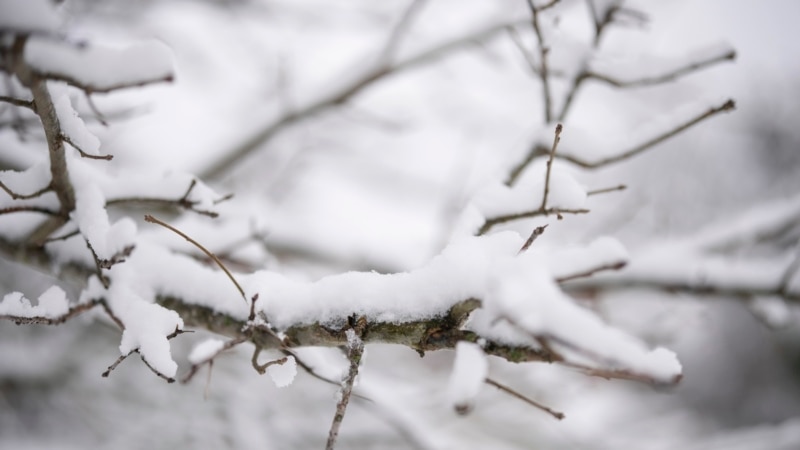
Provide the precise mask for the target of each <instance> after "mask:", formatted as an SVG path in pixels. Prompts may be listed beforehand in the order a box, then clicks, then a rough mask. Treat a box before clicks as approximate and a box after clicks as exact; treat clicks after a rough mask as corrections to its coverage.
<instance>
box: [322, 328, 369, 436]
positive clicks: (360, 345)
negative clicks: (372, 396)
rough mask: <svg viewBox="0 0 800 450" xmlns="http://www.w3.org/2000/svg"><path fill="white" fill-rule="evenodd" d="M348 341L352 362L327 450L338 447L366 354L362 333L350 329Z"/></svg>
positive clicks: (349, 357)
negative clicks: (344, 420) (340, 433)
mask: <svg viewBox="0 0 800 450" xmlns="http://www.w3.org/2000/svg"><path fill="white" fill-rule="evenodd" d="M347 341H348V342H347V359H349V360H350V369H349V370H348V372H347V376H346V377H345V379H344V380H343V382H342V392H341V398H340V400H339V402H338V403H337V404H336V413H335V414H334V415H333V423H331V429H330V432H329V433H328V442H327V444H326V445H325V450H333V449H334V447H335V446H336V438H337V437H338V436H339V428H340V427H341V425H342V420H343V419H344V414H345V412H346V411H347V404H348V403H349V402H350V394H351V393H352V392H353V384H354V383H355V381H356V377H357V376H358V368H359V366H360V365H361V357H362V355H363V354H364V341H362V340H361V336H360V332H357V331H356V329H354V328H351V329H348V330H347Z"/></svg>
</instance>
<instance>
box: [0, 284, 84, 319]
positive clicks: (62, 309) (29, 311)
mask: <svg viewBox="0 0 800 450" xmlns="http://www.w3.org/2000/svg"><path fill="white" fill-rule="evenodd" d="M67 312H69V303H68V301H67V294H66V293H65V292H64V290H63V289H61V288H60V287H58V286H51V287H50V288H49V289H47V290H46V291H45V292H44V293H43V294H42V295H40V296H39V299H38V304H37V305H36V306H33V305H31V302H30V300H28V299H27V298H25V296H24V295H23V294H22V293H21V292H11V293H9V294H6V295H5V296H3V301H2V302H0V315H9V316H17V317H45V318H48V319H54V318H57V317H60V316H63V315H64V314H66V313H67Z"/></svg>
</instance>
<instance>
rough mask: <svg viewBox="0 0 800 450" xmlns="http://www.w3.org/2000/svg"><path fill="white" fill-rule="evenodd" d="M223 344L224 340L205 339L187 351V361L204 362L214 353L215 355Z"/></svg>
mask: <svg viewBox="0 0 800 450" xmlns="http://www.w3.org/2000/svg"><path fill="white" fill-rule="evenodd" d="M224 346H225V342H223V341H222V340H220V339H214V338H210V339H206V340H205V341H203V342H201V343H199V344H197V345H195V346H194V348H193V349H192V352H191V353H189V362H191V363H192V364H200V363H203V362H206V361H208V360H209V359H211V358H213V357H214V355H216V354H217V352H219V351H220V350H221V349H222V347H224Z"/></svg>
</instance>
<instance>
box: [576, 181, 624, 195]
mask: <svg viewBox="0 0 800 450" xmlns="http://www.w3.org/2000/svg"><path fill="white" fill-rule="evenodd" d="M625 189H628V186H626V185H624V184H620V185H618V186H612V187H607V188H602V189H595V190H592V191H587V192H586V195H587V196H588V197H591V196H592V195H599V194H607V193H609V192H616V191H624V190H625Z"/></svg>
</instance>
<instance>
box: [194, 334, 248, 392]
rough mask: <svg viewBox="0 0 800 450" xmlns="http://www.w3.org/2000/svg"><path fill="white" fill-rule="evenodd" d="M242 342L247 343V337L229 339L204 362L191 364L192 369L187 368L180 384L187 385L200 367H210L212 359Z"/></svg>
mask: <svg viewBox="0 0 800 450" xmlns="http://www.w3.org/2000/svg"><path fill="white" fill-rule="evenodd" d="M243 342H247V337H246V336H241V337H238V338H235V339H231V340H229V341H227V342H225V344H224V345H223V346H222V347H221V348H220V349H219V350H217V351H216V352H214V354H213V355H211V356H209V357H208V358H206V359H205V360H203V361H201V362H199V363H196V364H192V367H190V368H189V372H188V373H187V374H186V375H184V377H183V378H182V379H181V383H183V384H186V383H188V382H189V381H191V379H192V378H193V377H194V376H195V374H196V373H197V371H199V370H200V368H201V367H203V366H204V365H206V364H208V365H209V366H210V365H211V364H213V363H214V358H216V357H217V356H219V355H220V354H221V353H222V352H224V351H227V350H230V349H232V348H233V347H236V346H237V345H239V344H241V343H243ZM209 370H210V368H209Z"/></svg>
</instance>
